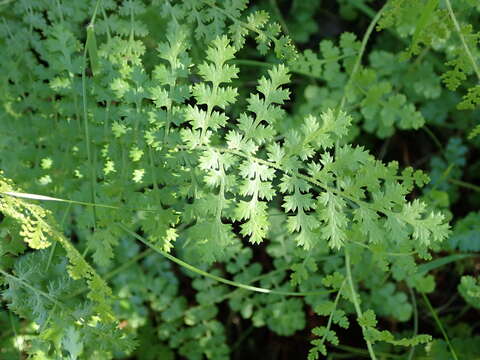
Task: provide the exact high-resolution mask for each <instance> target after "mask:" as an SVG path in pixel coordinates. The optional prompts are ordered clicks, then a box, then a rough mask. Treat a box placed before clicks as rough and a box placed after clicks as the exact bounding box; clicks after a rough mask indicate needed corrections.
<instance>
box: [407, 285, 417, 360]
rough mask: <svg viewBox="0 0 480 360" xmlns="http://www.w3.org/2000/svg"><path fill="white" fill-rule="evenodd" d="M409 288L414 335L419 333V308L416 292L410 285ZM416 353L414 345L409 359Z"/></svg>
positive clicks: (411, 359)
mask: <svg viewBox="0 0 480 360" xmlns="http://www.w3.org/2000/svg"><path fill="white" fill-rule="evenodd" d="M408 290H409V291H410V297H411V298H412V307H413V336H414V337H415V336H417V334H418V309H417V299H416V298H415V292H414V291H413V289H412V288H411V287H410V286H409V287H408ZM414 355H415V346H412V348H411V349H410V351H409V353H408V359H407V360H413V356H414Z"/></svg>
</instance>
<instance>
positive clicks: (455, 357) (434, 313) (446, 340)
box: [421, 293, 458, 360]
mask: <svg viewBox="0 0 480 360" xmlns="http://www.w3.org/2000/svg"><path fill="white" fill-rule="evenodd" d="M421 294H422V297H423V300H424V301H425V304H427V307H428V310H430V313H431V314H432V317H433V319H434V320H435V323H436V324H437V326H438V328H439V329H440V332H441V333H442V335H443V338H444V339H445V342H446V343H447V346H448V348H449V349H450V352H451V353H452V357H453V359H454V360H458V357H457V353H456V352H455V349H454V348H453V346H452V344H451V343H450V338H449V337H448V335H447V332H446V331H445V329H444V327H443V325H442V322H441V321H440V319H439V317H438V315H437V312H436V311H435V309H434V308H433V306H432V304H431V303H430V300H428V297H427V295H425V294H424V293H421Z"/></svg>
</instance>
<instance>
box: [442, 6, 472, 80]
mask: <svg viewBox="0 0 480 360" xmlns="http://www.w3.org/2000/svg"><path fill="white" fill-rule="evenodd" d="M445 3H446V4H447V9H448V14H449V15H450V18H451V19H452V22H453V25H454V27H455V30H456V31H457V34H458V36H459V38H460V41H461V42H462V45H463V48H464V49H465V53H466V54H467V56H468V58H469V60H470V62H471V63H472V67H473V70H474V71H475V74H476V75H477V78H478V80H479V81H480V69H479V67H478V65H477V62H476V61H475V58H474V57H473V54H472V52H471V51H470V48H469V47H468V44H467V41H466V40H465V37H464V36H463V34H462V29H461V28H460V25H459V23H458V21H457V18H456V16H455V13H454V12H453V9H452V4H451V3H450V0H445Z"/></svg>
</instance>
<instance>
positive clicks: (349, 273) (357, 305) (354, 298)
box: [345, 247, 377, 360]
mask: <svg viewBox="0 0 480 360" xmlns="http://www.w3.org/2000/svg"><path fill="white" fill-rule="evenodd" d="M345 268H346V270H347V279H348V283H349V285H350V291H351V292H352V301H353V306H354V307H355V312H356V313H357V318H358V319H360V318H361V317H362V309H361V308H360V303H359V302H358V299H357V296H358V295H357V292H356V291H355V286H354V285H353V277H352V270H351V266H350V254H349V252H348V248H347V247H345ZM362 330H363V332H364V333H365V327H364V326H362ZM365 342H366V343H367V348H368V353H369V355H370V358H371V359H372V360H376V359H377V357H376V356H375V352H374V351H373V346H372V344H371V343H370V341H369V340H367V339H365Z"/></svg>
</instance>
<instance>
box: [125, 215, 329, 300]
mask: <svg viewBox="0 0 480 360" xmlns="http://www.w3.org/2000/svg"><path fill="white" fill-rule="evenodd" d="M117 225H118V226H119V227H120V228H121V229H122V230H124V231H125V232H126V233H128V234H129V235H131V236H133V237H134V238H135V239H137V240H138V241H140V242H141V243H143V244H144V245H145V246H147V247H149V248H151V249H152V250H153V251H155V252H156V253H158V254H160V255H162V256H164V257H165V258H167V259H168V260H170V261H172V262H174V263H176V264H177V265H180V266H181V267H183V268H185V269H187V270H190V271H192V272H194V273H197V274H199V275H202V276H205V277H207V278H209V279H212V280H215V281H218V282H221V283H223V284H227V285H230V286H234V287H238V288H241V289H244V290H249V291H255V292H259V293H263V294H273V295H283V296H301V297H303V296H310V295H321V294H328V293H331V292H332V291H331V290H323V291H307V292H293V291H281V290H273V289H265V288H261V287H257V286H250V285H246V284H242V283H239V282H236V281H231V280H228V279H225V278H222V277H220V276H216V275H213V274H210V273H208V272H206V271H203V270H201V269H199V268H197V267H195V266H193V265H190V264H188V263H186V262H185V261H183V260H180V259H178V258H176V257H175V256H173V255H170V254H168V253H166V252H165V251H163V250H160V249H158V248H157V247H156V246H154V245H152V244H150V243H149V242H148V241H147V240H146V239H145V238H144V237H142V236H140V235H138V234H136V233H134V232H133V231H131V230H130V229H128V228H127V227H126V226H125V225H123V224H121V223H117Z"/></svg>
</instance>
